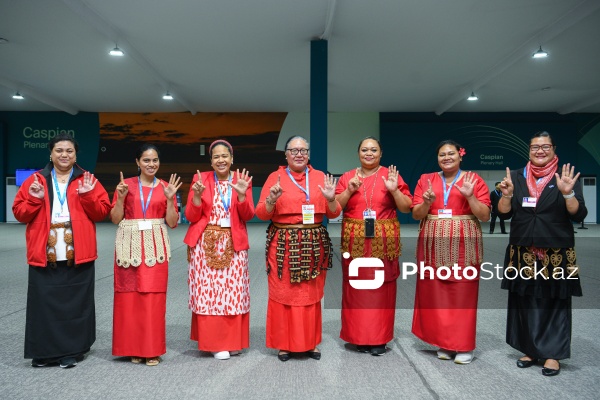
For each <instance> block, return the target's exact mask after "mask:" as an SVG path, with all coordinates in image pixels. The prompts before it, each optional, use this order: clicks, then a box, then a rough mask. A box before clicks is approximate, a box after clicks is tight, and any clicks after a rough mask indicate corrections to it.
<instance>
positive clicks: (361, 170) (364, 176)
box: [360, 165, 381, 179]
mask: <svg viewBox="0 0 600 400" xmlns="http://www.w3.org/2000/svg"><path fill="white" fill-rule="evenodd" d="M379 168H381V165H380V166H378V167H377V169H375V172H372V173H371V174H370V175H367V174H366V173H365V170H364V169H363V167H360V172H361V174H362V178H363V179H365V178H368V177H369V176H371V175H374V174H377V173H378V172H379Z"/></svg>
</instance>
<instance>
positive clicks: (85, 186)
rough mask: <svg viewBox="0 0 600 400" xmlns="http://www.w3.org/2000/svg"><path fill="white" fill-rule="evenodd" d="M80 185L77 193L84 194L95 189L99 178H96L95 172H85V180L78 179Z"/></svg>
mask: <svg viewBox="0 0 600 400" xmlns="http://www.w3.org/2000/svg"><path fill="white" fill-rule="evenodd" d="M77 182H78V185H79V187H78V188H77V193H79V194H83V193H87V192H90V191H92V190H94V187H96V183H97V182H98V179H96V178H94V174H90V173H89V172H88V171H85V172H84V173H83V182H82V181H77Z"/></svg>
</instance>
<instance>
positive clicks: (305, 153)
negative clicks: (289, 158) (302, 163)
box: [287, 149, 308, 156]
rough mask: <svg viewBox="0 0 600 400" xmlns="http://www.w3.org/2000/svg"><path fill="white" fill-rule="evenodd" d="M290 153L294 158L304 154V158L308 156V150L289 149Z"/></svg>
mask: <svg viewBox="0 0 600 400" xmlns="http://www.w3.org/2000/svg"><path fill="white" fill-rule="evenodd" d="M287 150H288V151H289V152H290V153H292V155H293V156H296V155H298V153H300V154H302V155H303V156H305V155H307V154H308V149H287Z"/></svg>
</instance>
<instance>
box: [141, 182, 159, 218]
mask: <svg viewBox="0 0 600 400" xmlns="http://www.w3.org/2000/svg"><path fill="white" fill-rule="evenodd" d="M138 186H139V187H140V202H141V203H142V214H143V215H144V219H146V210H147V209H148V206H149V205H150V198H151V197H152V192H153V191H154V186H156V177H154V181H153V182H152V187H151V188H150V194H148V200H146V205H144V192H142V181H141V180H140V177H139V176H138Z"/></svg>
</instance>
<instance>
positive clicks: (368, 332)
mask: <svg viewBox="0 0 600 400" xmlns="http://www.w3.org/2000/svg"><path fill="white" fill-rule="evenodd" d="M396 287H397V285H396V281H395V280H393V281H389V282H385V283H384V284H383V286H381V287H380V288H379V289H374V290H358V289H354V288H353V287H352V286H350V283H349V282H348V281H347V280H344V283H343V286H342V289H343V292H342V330H341V331H340V338H341V339H342V340H344V341H346V342H348V343H353V344H357V345H379V344H384V343H388V342H390V341H391V340H393V339H394V319H395V316H396Z"/></svg>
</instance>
